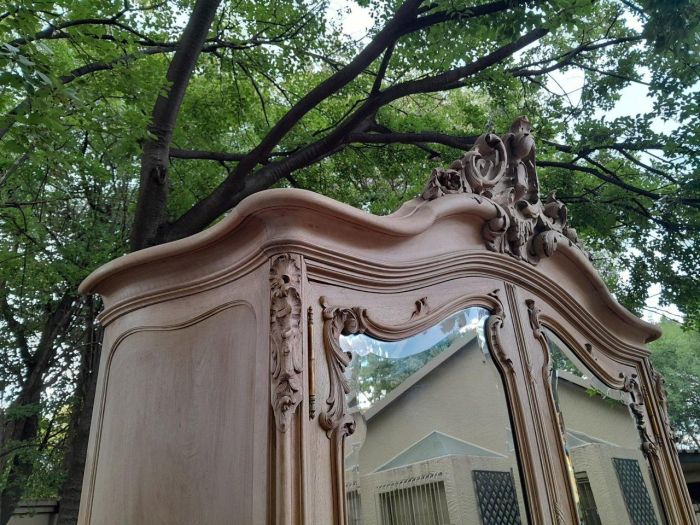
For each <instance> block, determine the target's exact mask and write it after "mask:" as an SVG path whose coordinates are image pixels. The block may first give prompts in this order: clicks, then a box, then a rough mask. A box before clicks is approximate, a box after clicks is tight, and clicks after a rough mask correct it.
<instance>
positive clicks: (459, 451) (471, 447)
mask: <svg viewBox="0 0 700 525" xmlns="http://www.w3.org/2000/svg"><path fill="white" fill-rule="evenodd" d="M445 456H478V457H487V458H505V457H506V456H504V455H503V454H499V453H497V452H494V451H492V450H488V449H485V448H483V447H480V446H478V445H475V444H473V443H469V442H468V441H462V440H461V439H457V438H455V437H452V436H448V435H447V434H443V433H442V432H438V431H437V430H434V431H432V432H431V433H430V434H428V435H427V436H425V437H424V438H423V439H421V440H420V441H418V442H416V443H414V444H413V445H411V446H410V447H408V448H407V449H406V450H404V451H403V452H401V453H400V454H399V455H398V456H396V457H394V458H393V459H391V460H389V461H388V462H387V463H385V464H384V465H382V466H381V467H379V468H378V469H377V470H375V472H381V471H383V470H389V469H393V468H399V467H404V466H406V465H412V464H413V463H420V462H422V461H427V460H429V459H435V458H441V457H445Z"/></svg>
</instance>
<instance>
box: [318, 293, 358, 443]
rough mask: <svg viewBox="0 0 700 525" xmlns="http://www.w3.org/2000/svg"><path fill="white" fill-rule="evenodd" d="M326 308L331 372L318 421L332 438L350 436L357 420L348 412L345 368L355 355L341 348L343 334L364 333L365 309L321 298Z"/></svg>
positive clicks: (326, 345) (325, 343) (325, 339)
mask: <svg viewBox="0 0 700 525" xmlns="http://www.w3.org/2000/svg"><path fill="white" fill-rule="evenodd" d="M321 306H322V307H323V342H324V347H325V349H326V358H327V360H328V368H329V370H328V372H329V379H330V385H329V391H328V398H327V399H326V405H327V408H326V410H325V411H324V412H322V413H321V414H320V415H319V417H318V421H319V424H320V425H321V427H322V428H323V429H324V430H325V431H326V434H327V435H328V437H329V438H331V437H333V435H335V437H336V439H337V438H342V437H343V436H348V435H350V434H352V433H353V432H354V431H355V420H354V418H353V417H352V416H350V415H349V414H348V413H347V403H346V400H345V396H346V395H347V394H348V393H349V392H350V384H349V383H348V379H347V377H346V376H345V369H346V368H347V367H348V365H349V364H350V361H351V360H352V354H351V353H350V352H345V351H343V349H342V348H341V347H340V336H341V335H354V334H361V333H364V331H365V321H364V320H365V315H366V314H365V310H364V309H363V308H358V307H355V308H340V307H336V306H328V304H327V303H326V300H325V298H324V297H321Z"/></svg>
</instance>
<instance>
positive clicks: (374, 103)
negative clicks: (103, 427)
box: [164, 29, 548, 241]
mask: <svg viewBox="0 0 700 525" xmlns="http://www.w3.org/2000/svg"><path fill="white" fill-rule="evenodd" d="M547 32H548V31H547V30H546V29H534V30H533V31H531V32H529V33H527V34H526V35H524V36H522V37H520V38H518V39H517V40H515V41H514V42H510V43H508V44H506V45H504V46H502V47H500V48H498V49H497V50H495V51H493V52H491V53H489V54H487V55H485V56H483V57H481V58H479V59H477V60H475V61H474V62H471V63H470V64H467V65H465V66H462V67H458V68H455V69H453V70H450V71H447V72H445V73H442V74H439V75H434V76H430V77H427V78H423V79H419V80H412V81H407V82H403V83H401V84H397V85H395V86H392V87H390V88H388V89H386V90H385V91H381V92H379V93H377V94H375V95H373V96H371V97H370V98H369V99H368V100H366V101H365V102H364V104H362V105H361V106H360V107H359V108H358V109H357V110H356V111H355V112H354V113H353V114H351V115H350V116H348V117H347V118H346V119H345V120H344V121H343V122H341V123H340V124H339V125H338V126H337V127H336V128H335V129H334V130H333V131H331V132H330V133H329V134H328V135H326V136H325V137H323V138H321V139H319V140H317V141H316V142H313V143H311V144H309V145H307V146H305V147H303V148H301V149H300V150H299V151H297V152H295V153H293V154H290V155H289V156H287V157H286V158H284V159H281V160H277V161H274V162H270V163H269V164H267V165H266V166H263V167H261V168H260V169H258V170H257V171H255V172H253V173H252V174H245V173H246V172H245V171H243V172H241V171H240V170H235V171H234V172H233V173H232V174H231V175H230V176H229V177H227V178H226V179H225V180H224V181H223V182H222V183H221V184H220V185H219V186H218V187H217V188H216V189H215V190H214V191H213V192H212V193H211V194H209V195H208V196H207V197H205V198H204V199H202V200H201V201H199V202H198V203H197V204H195V205H194V206H193V207H192V208H190V210H188V211H187V212H186V213H185V214H184V215H182V216H181V217H180V218H179V219H178V220H177V221H175V222H174V223H172V224H170V225H169V227H168V228H167V232H166V234H165V235H164V240H168V241H169V240H174V239H178V238H182V237H186V236H187V235H191V234H193V233H196V232H198V231H201V230H202V229H203V228H205V227H206V226H207V225H208V224H209V223H211V221H213V220H214V219H215V218H216V217H218V216H219V215H221V214H222V213H224V212H225V211H226V210H228V209H230V208H232V207H233V206H235V205H236V204H238V203H239V202H240V201H241V200H242V199H243V198H245V197H247V196H248V195H252V194H253V193H256V192H257V191H260V190H263V189H265V188H267V187H269V186H271V185H272V184H274V183H275V182H277V181H278V180H280V179H281V178H283V177H285V176H287V175H288V174H290V173H293V172H294V171H296V170H299V169H302V168H305V167H307V166H309V165H311V164H313V163H315V162H318V161H319V160H320V159H323V158H325V157H327V156H329V155H332V154H333V153H335V152H337V151H339V150H341V149H342V148H343V147H344V146H345V145H346V140H347V137H348V135H349V134H350V133H353V132H361V131H363V129H362V127H363V125H364V126H366V120H367V118H368V117H370V116H371V115H373V114H375V113H376V111H377V110H378V109H379V108H380V107H381V106H383V105H386V104H388V103H390V102H392V101H394V100H397V99H399V98H402V97H405V96H407V95H411V94H415V93H425V92H432V91H442V90H445V89H454V88H455V87H457V85H456V84H457V82H458V81H459V80H461V79H463V78H465V77H468V76H471V75H475V74H476V73H479V72H480V71H483V70H484V69H486V68H488V67H490V66H492V65H494V64H497V63H498V62H501V61H503V60H504V59H506V58H508V57H510V56H511V55H512V54H513V53H515V52H516V51H518V50H520V49H522V48H523V47H525V46H527V45H529V44H531V43H532V42H534V41H536V40H538V39H539V38H542V37H543V36H544V35H546V34H547ZM363 123H364V124H363ZM256 150H258V148H256ZM254 151H255V150H254ZM246 157H247V158H246V159H244V160H242V161H241V164H242V163H243V162H246V161H247V162H250V161H249V158H250V157H249V156H246ZM266 158H267V157H266ZM261 160H262V159H261ZM241 164H239V167H240V166H241ZM241 173H244V174H245V175H241Z"/></svg>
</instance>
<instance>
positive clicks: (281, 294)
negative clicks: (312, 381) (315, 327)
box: [270, 254, 303, 432]
mask: <svg viewBox="0 0 700 525" xmlns="http://www.w3.org/2000/svg"><path fill="white" fill-rule="evenodd" d="M300 288H301V270H300V269H299V265H298V263H297V261H296V260H295V258H294V256H292V255H290V254H283V255H279V256H278V257H276V258H275V259H274V260H273V261H272V264H271V267H270V374H271V381H270V389H271V403H272V409H273V412H274V414H275V422H276V424H277V428H278V430H279V431H280V432H286V431H287V429H288V427H289V422H290V421H291V418H292V415H293V414H294V413H295V412H296V409H297V407H298V406H299V403H301V400H302V398H303V394H302V375H301V374H302V370H303V356H302V353H303V352H302V337H301V295H300V293H299V290H300Z"/></svg>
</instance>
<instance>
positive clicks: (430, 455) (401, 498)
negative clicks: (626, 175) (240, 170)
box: [79, 117, 694, 525]
mask: <svg viewBox="0 0 700 525" xmlns="http://www.w3.org/2000/svg"><path fill="white" fill-rule="evenodd" d="M386 169H391V168H390V167H387V168H386ZM81 291H82V292H83V293H96V294H99V295H100V296H101V297H102V300H103V304H104V309H103V311H102V313H101V315H100V322H101V324H102V325H103V326H104V342H103V350H102V355H101V361H100V368H99V376H98V387H97V394H96V398H95V405H94V413H93V419H92V427H91V436H90V445H89V451H88V457H87V466H86V470H85V476H84V483H83V491H82V500H81V510H80V518H79V523H80V524H82V525H88V524H89V525H151V524H168V525H193V524H202V525H217V524H243V525H247V524H274V525H300V524H316V525H344V524H346V523H347V524H348V525H359V524H363V525H375V524H376V525H387V524H391V525H414V524H416V525H417V524H436V525H437V524H440V525H444V524H463V525H467V524H479V523H482V524H485V525H491V524H501V523H503V524H506V523H530V524H550V523H557V524H573V523H586V524H596V523H602V524H603V525H612V524H614V525H618V524H625V523H630V524H634V525H646V524H663V523H668V524H690V523H694V521H693V520H694V516H693V513H692V508H691V503H690V499H689V496H688V493H687V490H686V488H685V485H684V481H683V475H682V472H681V469H680V466H679V462H678V458H677V454H676V451H675V448H674V440H673V434H672V430H671V427H670V425H669V420H668V415H667V409H666V393H665V388H664V381H663V378H662V377H661V376H660V375H659V374H658V373H657V372H656V371H655V370H654V368H653V367H652V365H651V363H650V360H649V351H648V350H647V349H646V347H645V345H646V343H648V342H650V341H652V340H654V339H657V338H658V337H660V335H661V334H660V332H659V330H658V329H657V328H656V327H655V326H654V325H652V324H649V323H647V322H645V321H642V320H640V319H639V318H637V317H635V316H634V315H633V314H632V313H630V312H629V311H627V310H626V309H625V308H623V307H622V306H621V305H620V304H619V303H618V302H617V301H616V300H615V298H614V297H613V296H612V295H611V294H610V293H609V292H608V290H607V288H606V286H605V284H604V283H603V281H602V280H601V277H600V276H599V275H598V273H597V272H596V270H595V268H594V266H593V264H592V262H591V260H590V255H589V254H588V253H587V252H586V249H585V247H584V246H583V245H582V243H581V242H580V241H579V239H578V237H577V234H576V231H575V230H574V229H573V228H571V227H570V226H569V220H568V217H567V208H566V206H565V205H564V204H563V203H562V202H560V201H559V200H557V198H556V196H555V195H554V193H552V194H550V195H548V196H546V197H542V196H540V193H539V186H538V179H537V173H536V165H535V140H534V138H533V135H532V133H531V128H530V124H529V122H528V120H527V119H526V118H525V117H520V118H518V119H516V121H515V122H514V123H513V126H512V127H511V129H510V131H508V132H507V133H505V134H504V135H502V136H499V135H496V134H494V133H488V134H485V135H482V136H481V137H479V139H478V140H477V141H476V143H475V144H474V147H473V148H472V149H471V150H470V151H468V152H466V153H465V154H464V155H463V156H462V157H461V158H460V159H458V160H456V161H455V162H454V163H452V165H450V166H449V167H447V168H436V169H435V170H433V172H432V174H431V175H430V177H429V178H428V180H427V182H426V185H425V188H424V190H423V192H422V193H421V194H420V195H418V196H417V197H416V198H414V199H412V200H410V201H408V202H406V203H405V204H403V206H401V208H400V209H399V210H398V211H396V212H395V213H393V214H391V215H388V216H374V215H371V214H369V213H366V212H364V211H362V210H359V209H355V208H352V207H350V206H348V205H345V204H342V203H339V202H336V201H334V200H331V199H329V198H326V197H323V196H321V195H318V194H315V193H312V192H308V191H304V190H299V189H272V190H267V191H263V192H260V193H258V194H255V195H253V196H251V197H248V198H247V199H245V200H244V201H243V202H241V203H240V204H239V205H238V206H237V207H236V208H235V209H233V210H232V211H231V212H230V213H229V214H228V215H227V216H226V217H225V218H224V219H223V220H222V221H221V222H219V223H218V224H216V225H214V226H212V227H211V228H209V229H208V230H206V231H204V232H202V233H200V234H198V235H195V236H192V237H189V238H186V239H182V240H179V241H176V242H171V243H168V244H164V245H160V246H156V247H152V248H148V249H145V250H142V251H139V252H136V253H132V254H129V255H126V256H124V257H121V258H119V259H116V260H114V261H112V262H111V263H109V264H107V265H105V266H103V267H101V268H99V269H98V270H96V271H95V272H94V273H92V274H91V275H90V276H89V277H88V278H87V279H86V280H85V281H84V282H83V284H82V286H81Z"/></svg>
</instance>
